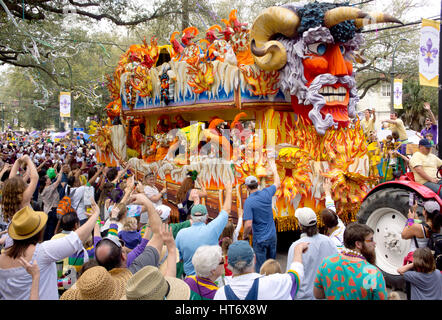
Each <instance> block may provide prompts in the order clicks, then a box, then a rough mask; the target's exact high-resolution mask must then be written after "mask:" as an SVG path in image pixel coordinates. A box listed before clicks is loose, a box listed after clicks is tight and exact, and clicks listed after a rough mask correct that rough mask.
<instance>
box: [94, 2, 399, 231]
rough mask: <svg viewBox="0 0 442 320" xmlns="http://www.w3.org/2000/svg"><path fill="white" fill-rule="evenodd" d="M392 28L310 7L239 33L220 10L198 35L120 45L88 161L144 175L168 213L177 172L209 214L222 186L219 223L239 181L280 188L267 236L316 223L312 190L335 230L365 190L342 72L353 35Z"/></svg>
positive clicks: (264, 18) (265, 14)
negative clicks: (303, 215)
mask: <svg viewBox="0 0 442 320" xmlns="http://www.w3.org/2000/svg"><path fill="white" fill-rule="evenodd" d="M383 22H393V23H400V21H398V20H397V19H395V18H393V17H392V16H389V15H387V14H383V13H365V12H363V11H361V10H360V9H357V8H355V7H348V6H345V5H341V4H332V3H318V2H312V3H308V4H305V5H300V4H297V3H294V4H289V5H284V6H281V7H270V8H267V9H265V10H264V11H262V12H261V13H260V14H259V15H258V17H257V18H256V19H255V20H254V22H253V24H252V25H251V26H249V25H248V24H247V23H244V22H241V21H239V20H238V18H237V11H236V10H232V11H231V13H230V15H229V16H228V17H226V19H221V21H220V22H219V24H217V25H213V26H211V27H210V28H208V29H207V30H198V29H197V28H195V27H189V28H186V29H184V30H182V31H181V32H179V31H176V32H173V33H172V35H171V36H170V41H169V43H167V44H164V45H159V44H158V43H157V40H156V38H155V37H152V38H151V39H150V40H145V41H144V42H143V43H141V44H134V45H132V46H131V47H130V48H129V49H128V50H127V52H126V53H125V54H123V55H122V56H121V58H120V60H119V62H118V65H117V67H116V69H115V72H114V73H113V75H111V76H109V77H108V88H109V90H110V93H111V97H112V101H111V102H110V103H109V104H108V105H107V107H106V110H107V114H108V116H109V118H108V121H107V124H106V125H103V126H99V127H97V128H96V132H95V135H94V136H93V137H92V139H93V141H94V142H95V143H96V145H97V149H98V151H99V152H98V154H97V156H98V159H99V161H101V162H105V163H107V165H108V166H115V165H117V164H124V165H127V164H129V165H130V167H131V168H132V169H133V170H135V171H136V172H137V174H139V175H141V176H142V175H144V174H146V173H147V172H150V171H153V172H155V173H156V174H157V176H158V183H159V184H161V186H162V185H166V186H167V190H168V200H167V201H169V203H171V204H175V205H176V193H177V190H178V189H179V187H180V184H181V182H182V181H183V179H185V177H186V175H187V173H188V172H189V171H196V172H197V173H198V179H197V181H198V184H197V187H198V186H199V187H200V185H199V184H204V186H205V188H206V190H207V192H208V197H207V200H206V205H207V207H208V210H209V215H210V216H212V217H213V216H216V215H217V214H218V212H219V209H220V207H221V203H222V199H223V189H224V186H225V185H226V184H231V185H233V203H232V212H231V217H232V219H233V221H234V222H236V217H237V211H238V209H239V208H242V205H243V203H244V201H245V199H246V198H247V196H248V194H247V190H246V187H245V186H244V185H243V183H244V180H245V178H246V177H247V176H249V175H254V176H256V177H258V178H259V179H260V184H261V186H262V187H265V186H268V185H270V184H271V183H272V182H273V177H272V175H271V171H270V170H269V167H268V165H267V163H268V158H269V157H273V156H275V155H276V163H277V168H278V173H279V175H280V178H281V187H280V188H279V189H278V190H277V191H276V194H275V196H274V206H273V209H274V219H275V223H276V226H277V230H278V232H282V231H288V230H294V229H296V228H297V224H296V219H295V217H294V212H295V210H296V208H298V207H303V206H308V207H311V208H313V209H314V210H315V212H317V214H319V212H320V211H321V209H323V208H324V206H325V199H324V192H323V190H322V182H323V181H324V179H326V178H329V179H331V182H332V197H333V199H334V200H335V202H336V207H337V211H338V214H339V215H340V217H341V219H342V220H343V221H344V222H350V221H354V220H355V218H356V214H357V212H358V210H359V207H360V205H361V203H362V200H363V198H364V196H365V195H366V194H367V192H368V190H369V188H370V186H372V185H373V184H375V183H376V182H377V181H378V177H377V176H372V175H371V174H370V161H369V158H368V150H367V143H366V138H365V136H364V134H363V132H362V128H361V127H360V125H359V121H354V120H355V119H356V112H355V107H356V104H357V102H358V100H359V98H358V94H357V88H356V82H355V74H354V72H353V63H354V62H355V61H359V62H361V59H362V58H361V57H360V56H359V54H358V50H359V49H360V48H361V46H363V42H364V41H363V37H362V34H361V30H362V28H363V26H365V25H368V24H372V23H383Z"/></svg>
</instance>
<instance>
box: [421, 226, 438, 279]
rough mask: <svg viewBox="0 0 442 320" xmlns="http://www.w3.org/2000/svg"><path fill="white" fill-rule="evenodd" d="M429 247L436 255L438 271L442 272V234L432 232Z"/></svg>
mask: <svg viewBox="0 0 442 320" xmlns="http://www.w3.org/2000/svg"><path fill="white" fill-rule="evenodd" d="M425 225H426V224H425ZM427 226H428V225H427ZM427 247H428V248H430V250H431V251H432V252H433V254H434V260H435V261H436V269H439V270H442V234H441V233H437V232H431V231H430V234H429V237H428V243H427Z"/></svg>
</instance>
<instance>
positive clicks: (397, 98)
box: [393, 79, 403, 109]
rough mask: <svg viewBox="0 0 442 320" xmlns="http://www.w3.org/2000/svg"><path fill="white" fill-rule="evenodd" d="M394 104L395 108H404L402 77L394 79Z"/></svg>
mask: <svg viewBox="0 0 442 320" xmlns="http://www.w3.org/2000/svg"><path fill="white" fill-rule="evenodd" d="M393 94H394V96H393V105H394V108H395V109H403V107H402V79H394V85H393Z"/></svg>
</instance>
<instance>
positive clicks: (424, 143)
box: [419, 139, 432, 148]
mask: <svg viewBox="0 0 442 320" xmlns="http://www.w3.org/2000/svg"><path fill="white" fill-rule="evenodd" d="M419 145H420V146H423V147H425V148H431V147H432V145H431V142H430V141H428V140H427V139H421V140H420V141H419Z"/></svg>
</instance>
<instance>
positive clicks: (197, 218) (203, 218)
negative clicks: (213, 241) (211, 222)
mask: <svg viewBox="0 0 442 320" xmlns="http://www.w3.org/2000/svg"><path fill="white" fill-rule="evenodd" d="M190 218H191V219H192V221H193V222H195V223H197V222H204V223H206V221H207V214H205V215H202V216H192V215H191V216H190Z"/></svg>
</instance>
